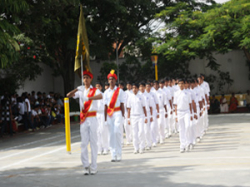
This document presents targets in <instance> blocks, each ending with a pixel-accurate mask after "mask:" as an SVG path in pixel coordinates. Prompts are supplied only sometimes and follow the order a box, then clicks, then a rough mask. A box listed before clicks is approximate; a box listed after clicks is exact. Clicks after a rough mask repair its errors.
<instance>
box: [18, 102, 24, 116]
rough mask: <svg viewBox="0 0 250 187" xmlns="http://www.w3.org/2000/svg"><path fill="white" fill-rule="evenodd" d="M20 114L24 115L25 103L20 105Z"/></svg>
mask: <svg viewBox="0 0 250 187" xmlns="http://www.w3.org/2000/svg"><path fill="white" fill-rule="evenodd" d="M18 109H19V114H21V115H24V103H21V102H20V103H18Z"/></svg>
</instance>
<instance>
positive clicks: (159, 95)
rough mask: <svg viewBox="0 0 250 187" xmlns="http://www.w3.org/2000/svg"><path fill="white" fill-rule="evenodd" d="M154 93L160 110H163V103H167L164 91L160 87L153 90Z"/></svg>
mask: <svg viewBox="0 0 250 187" xmlns="http://www.w3.org/2000/svg"><path fill="white" fill-rule="evenodd" d="M154 93H155V94H156V96H157V100H158V103H159V109H160V111H163V110H164V105H167V102H166V101H167V99H166V95H165V94H164V92H163V91H162V89H160V88H159V89H158V90H155V91H154ZM164 111H165V110H164Z"/></svg>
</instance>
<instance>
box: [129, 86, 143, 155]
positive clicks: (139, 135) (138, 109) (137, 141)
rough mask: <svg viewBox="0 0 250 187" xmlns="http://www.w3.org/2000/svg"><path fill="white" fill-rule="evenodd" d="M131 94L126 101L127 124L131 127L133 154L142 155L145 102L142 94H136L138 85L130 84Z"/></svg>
mask: <svg viewBox="0 0 250 187" xmlns="http://www.w3.org/2000/svg"><path fill="white" fill-rule="evenodd" d="M132 90H133V94H131V95H130V96H129V98H128V101H127V108H128V124H129V125H131V126H132V131H133V145H134V154H137V153H139V152H140V153H141V154H142V153H143V149H144V148H145V134H144V126H145V125H146V123H147V121H148V120H147V111H146V102H145V99H144V97H143V95H142V94H138V91H139V85H138V84H136V83H134V84H132Z"/></svg>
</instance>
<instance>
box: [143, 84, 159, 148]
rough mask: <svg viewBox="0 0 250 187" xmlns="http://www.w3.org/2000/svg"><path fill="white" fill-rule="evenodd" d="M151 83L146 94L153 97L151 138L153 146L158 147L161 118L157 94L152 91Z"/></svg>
mask: <svg viewBox="0 0 250 187" xmlns="http://www.w3.org/2000/svg"><path fill="white" fill-rule="evenodd" d="M151 90H152V88H151V83H150V82H147V83H146V92H147V93H149V94H150V95H151V101H152V112H153V115H152V117H153V120H152V121H151V122H150V131H151V138H152V146H153V147H156V144H157V137H158V136H159V130H158V122H157V119H158V118H159V115H157V114H159V112H160V110H159V100H158V98H157V96H156V94H155V92H153V91H151Z"/></svg>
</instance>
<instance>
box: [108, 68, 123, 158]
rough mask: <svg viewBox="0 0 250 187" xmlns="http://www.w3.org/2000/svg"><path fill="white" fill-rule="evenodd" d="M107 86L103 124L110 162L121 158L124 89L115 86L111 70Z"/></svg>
mask: <svg viewBox="0 0 250 187" xmlns="http://www.w3.org/2000/svg"><path fill="white" fill-rule="evenodd" d="M107 79H108V82H109V88H108V89H107V90H106V91H105V92H104V95H103V97H104V104H105V110H104V112H105V116H104V118H105V125H108V128H109V144H110V146H109V147H110V152H111V162H116V161H117V162H120V161H121V159H122V142H121V133H122V132H121V125H122V124H123V122H124V102H125V96H124V91H123V90H122V89H120V88H119V87H117V86H116V85H115V84H116V81H117V75H116V74H115V70H111V71H110V73H109V74H108V76H107Z"/></svg>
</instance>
